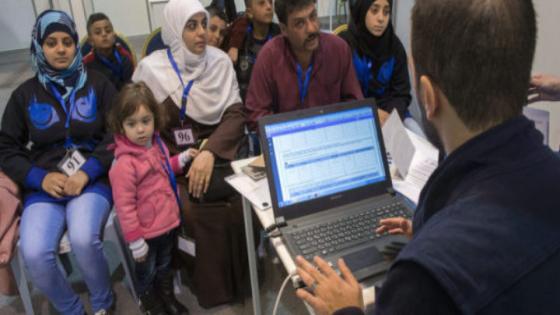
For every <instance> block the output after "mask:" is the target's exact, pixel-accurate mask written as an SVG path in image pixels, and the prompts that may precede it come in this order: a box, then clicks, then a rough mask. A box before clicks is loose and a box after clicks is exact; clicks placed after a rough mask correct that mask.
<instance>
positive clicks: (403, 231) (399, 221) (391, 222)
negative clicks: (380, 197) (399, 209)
mask: <svg viewBox="0 0 560 315" xmlns="http://www.w3.org/2000/svg"><path fill="white" fill-rule="evenodd" d="M385 232H388V233H389V234H393V235H397V234H400V235H404V236H406V237H407V238H408V239H411V238H412V221H410V220H409V219H405V218H387V219H381V220H379V227H378V228H377V230H375V233H377V234H382V233H385Z"/></svg>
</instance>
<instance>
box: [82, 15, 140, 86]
mask: <svg viewBox="0 0 560 315" xmlns="http://www.w3.org/2000/svg"><path fill="white" fill-rule="evenodd" d="M87 31H88V41H89V43H90V44H91V46H92V47H93V49H92V50H91V52H90V53H89V54H87V55H86V56H84V59H83V62H84V64H85V65H86V67H87V68H88V69H90V70H95V71H98V72H100V73H102V74H103V75H105V76H106V77H107V79H109V81H111V83H113V85H114V86H115V88H116V89H117V90H120V89H121V87H122V86H123V85H124V84H126V83H128V82H130V78H131V77H132V73H133V72H134V64H133V63H132V60H133V59H132V55H131V53H130V52H129V51H128V50H127V49H126V48H125V47H124V46H123V45H121V44H120V43H118V42H117V41H116V38H117V36H116V34H115V31H114V30H113V24H112V23H111V21H110V20H109V18H108V17H107V16H106V15H105V14H103V13H93V14H92V15H90V16H89V18H88V22H87Z"/></svg>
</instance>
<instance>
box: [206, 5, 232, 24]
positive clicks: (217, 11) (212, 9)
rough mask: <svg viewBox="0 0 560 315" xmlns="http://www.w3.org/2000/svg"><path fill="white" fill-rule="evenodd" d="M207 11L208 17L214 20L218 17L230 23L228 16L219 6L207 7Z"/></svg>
mask: <svg viewBox="0 0 560 315" xmlns="http://www.w3.org/2000/svg"><path fill="white" fill-rule="evenodd" d="M206 11H208V15H210V18H212V17H214V16H217V17H219V18H220V19H221V20H223V21H225V22H226V23H228V18H227V16H226V14H225V13H224V11H223V10H220V9H219V8H218V7H217V6H214V5H209V6H207V7H206Z"/></svg>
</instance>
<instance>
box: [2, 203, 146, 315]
mask: <svg viewBox="0 0 560 315" xmlns="http://www.w3.org/2000/svg"><path fill="white" fill-rule="evenodd" d="M120 235H121V229H120V226H119V224H118V220H117V219H116V214H115V212H114V211H111V213H110V214H109V218H108V219H107V223H106V224H105V229H104V232H103V241H104V242H110V243H113V244H114V245H115V247H116V248H117V254H118V255H119V261H120V263H121V264H122V266H123V268H124V272H125V278H124V281H125V284H126V286H127V287H128V290H129V291H130V294H131V295H132V297H133V298H134V301H135V302H138V296H137V294H136V290H135V286H134V275H133V271H132V266H133V265H132V263H131V262H132V260H131V257H130V254H129V251H128V250H126V246H125V245H124V242H123V240H122V238H121V237H120ZM61 249H62V251H63V252H65V251H66V250H68V249H69V248H68V247H66V245H64V244H63V246H62V248H61ZM60 254H61V253H60V252H59V263H60V262H61V259H60ZM62 254H64V253H62ZM61 263H62V264H63V265H64V261H62V262H61ZM11 266H12V271H13V273H14V277H15V279H16V283H17V287H18V290H19V295H20V298H21V301H22V304H23V308H24V309H25V314H27V315H35V311H34V310H33V304H32V301H31V292H30V290H29V279H28V276H27V269H26V268H25V263H24V261H23V256H22V254H21V251H20V250H19V242H18V246H17V248H16V256H15V257H14V258H13V259H12V262H11ZM64 267H65V268H64V269H65V270H68V269H67V268H66V267H67V266H64Z"/></svg>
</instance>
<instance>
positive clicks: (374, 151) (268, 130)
mask: <svg viewBox="0 0 560 315" xmlns="http://www.w3.org/2000/svg"><path fill="white" fill-rule="evenodd" d="M375 121H376V120H375V117H374V109H373V107H371V106H364V107H358V108H353V109H348V110H342V111H337V112H334V113H327V114H322V115H316V116H312V117H306V118H300V119H297V118H296V119H292V120H289V121H282V122H277V123H270V124H267V125H266V126H265V127H264V130H265V137H266V145H268V150H269V156H270V167H271V175H272V177H273V181H274V185H273V187H275V189H276V195H277V204H278V207H280V208H283V207H286V206H292V205H295V204H298V203H302V202H306V201H310V200H314V199H317V198H321V197H325V196H329V195H332V194H337V193H340V192H343V191H348V190H352V189H356V188H360V187H363V186H366V185H370V184H375V183H378V182H383V181H385V180H386V176H387V174H386V173H385V167H384V164H383V155H382V151H383V149H382V148H381V146H380V143H379V139H380V138H381V137H379V136H378V135H377V132H378V129H377V128H376V125H375Z"/></svg>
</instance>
